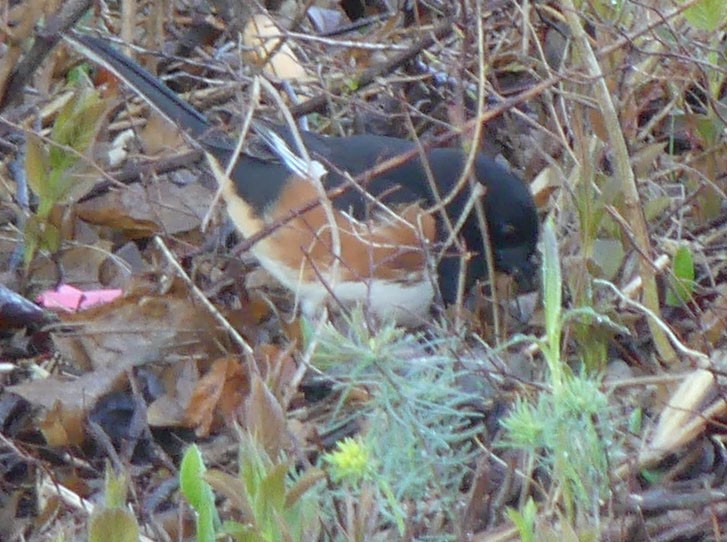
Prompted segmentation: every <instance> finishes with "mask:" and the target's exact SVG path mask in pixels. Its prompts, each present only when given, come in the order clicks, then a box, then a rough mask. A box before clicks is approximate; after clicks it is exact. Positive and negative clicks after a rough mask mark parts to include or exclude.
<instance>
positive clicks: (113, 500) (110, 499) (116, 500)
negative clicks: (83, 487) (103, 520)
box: [104, 465, 129, 508]
mask: <svg viewBox="0 0 727 542" xmlns="http://www.w3.org/2000/svg"><path fill="white" fill-rule="evenodd" d="M128 484H129V479H128V477H127V476H126V475H125V474H124V473H120V474H118V475H117V474H116V473H115V472H114V470H113V468H112V467H111V466H110V465H106V481H105V482H104V486H105V488H104V498H105V500H106V506H107V507H108V508H115V507H122V506H124V505H125V504H126V492H127V490H128Z"/></svg>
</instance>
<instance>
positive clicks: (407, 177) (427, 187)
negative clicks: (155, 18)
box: [66, 33, 538, 324]
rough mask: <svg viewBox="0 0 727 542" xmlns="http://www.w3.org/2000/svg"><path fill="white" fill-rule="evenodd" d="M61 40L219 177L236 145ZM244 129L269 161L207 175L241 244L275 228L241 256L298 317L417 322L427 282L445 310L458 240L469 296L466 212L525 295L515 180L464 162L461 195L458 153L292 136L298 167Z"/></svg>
mask: <svg viewBox="0 0 727 542" xmlns="http://www.w3.org/2000/svg"><path fill="white" fill-rule="evenodd" d="M66 39H67V41H69V42H70V43H71V44H72V45H73V46H74V47H75V48H77V49H78V50H80V52H81V53H83V54H84V55H86V56H87V57H88V58H89V59H91V60H93V61H94V62H98V63H99V64H101V65H102V66H103V67H105V68H107V69H109V70H110V71H112V72H113V73H114V74H115V75H116V76H117V77H119V78H120V79H121V80H123V81H124V82H125V83H126V84H127V85H129V86H130V87H131V88H132V89H133V90H134V91H135V92H137V93H138V94H140V95H141V96H142V97H143V98H144V99H145V100H146V101H147V102H148V103H149V104H150V105H151V106H153V107H154V109H156V110H157V111H159V112H160V113H161V114H162V115H163V116H165V117H166V118H167V119H169V120H170V121H171V122H173V123H174V124H176V125H177V126H179V127H180V128H181V129H182V130H183V131H184V132H186V133H187V134H188V135H189V136H190V137H191V138H192V139H193V140H195V141H196V142H197V143H198V144H199V145H201V146H202V147H203V148H204V149H205V150H206V151H207V152H208V153H209V154H210V155H212V156H213V157H214V158H216V159H217V161H218V162H219V163H220V164H221V166H222V168H226V167H227V165H228V162H229V161H230V160H231V159H232V158H233V155H234V154H235V149H236V141H235V140H233V139H232V138H230V137H228V136H225V135H223V134H221V133H220V131H219V130H218V129H215V127H214V126H213V125H212V124H211V123H210V122H209V121H208V119H207V118H206V117H205V116H204V115H202V114H201V113H200V112H199V111H197V110H196V109H194V108H193V107H192V106H191V105H189V104H188V103H187V102H185V101H183V100H182V99H180V98H179V97H178V96H177V95H176V94H174V93H173V92H172V91H171V90H170V89H169V88H168V87H166V86H165V85H164V84H163V83H161V81H160V80H159V79H157V78H156V77H154V76H153V75H151V74H150V73H149V72H147V71H146V70H144V69H143V68H142V67H141V66H139V65H138V64H137V63H136V62H134V61H133V60H131V59H130V58H128V57H126V56H124V55H123V54H121V53H119V52H117V51H116V50H115V49H114V48H113V47H112V46H110V45H109V44H108V43H107V42H106V41H105V40H102V39H99V38H97V37H92V36H89V35H85V34H80V33H70V34H68V35H67V36H66ZM253 130H254V132H256V135H257V136H258V138H259V139H260V140H261V141H262V142H263V143H264V145H266V146H267V150H268V152H270V153H271V154H272V156H270V157H265V156H263V157H261V156H257V155H256V154H255V155H254V154H252V153H250V152H248V151H247V150H246V151H244V152H242V153H240V154H239V156H238V157H237V162H236V164H235V165H234V167H233V168H232V169H231V173H230V175H229V178H227V177H225V176H224V175H219V174H218V175H217V177H218V180H220V179H222V181H221V184H222V194H223V197H224V199H225V201H226V203H227V212H228V213H229V215H230V217H231V218H232V220H233V222H234V223H235V225H236V226H237V228H238V230H239V231H240V233H242V235H243V236H245V237H248V238H249V237H252V236H255V235H257V234H259V233H260V232H261V231H263V230H265V228H267V227H269V226H270V224H273V223H277V224H280V223H281V222H283V224H282V225H280V226H279V227H277V228H275V229H274V230H273V231H271V232H270V234H269V235H265V236H262V237H261V238H260V240H258V241H257V242H256V243H255V244H254V245H253V247H252V249H251V250H252V252H253V253H254V255H255V257H256V258H257V259H258V260H259V262H260V264H261V265H262V266H263V267H264V268H265V269H266V270H268V271H269V272H270V273H271V274H272V275H273V276H275V277H276V278H277V279H278V280H279V281H280V282H281V283H282V284H283V285H285V286H286V287H287V288H289V289H290V290H292V291H293V292H295V293H296V295H297V296H299V298H300V300H301V301H302V302H303V308H304V310H305V309H307V310H310V309H313V308H315V307H318V306H320V305H321V304H322V303H324V302H326V301H327V300H329V299H331V298H333V299H335V300H336V301H338V302H341V303H342V304H343V305H351V304H353V303H357V302H363V303H364V304H365V305H366V306H367V307H368V309H369V310H370V311H371V312H372V313H373V314H375V315H377V316H379V317H393V318H394V319H395V320H397V321H398V322H399V323H405V324H418V323H421V322H422V321H424V320H422V319H423V318H426V314H427V311H428V310H429V307H430V305H431V304H432V302H433V300H434V294H435V288H436V285H437V284H438V286H439V291H440V292H441V295H442V300H443V301H444V302H445V303H451V302H453V301H454V300H455V299H456V295H457V291H458V287H459V285H460V282H462V281H461V280H460V265H461V264H462V262H463V261H464V260H463V259H462V258H461V257H460V256H459V255H457V254H454V255H452V254H451V253H453V252H456V251H455V250H454V249H453V248H452V240H453V238H455V237H457V238H459V239H461V240H462V241H463V242H464V245H465V246H466V250H468V251H470V252H471V253H473V254H474V256H473V257H471V258H469V261H467V263H466V266H467V268H466V273H463V274H462V277H464V279H465V280H464V282H463V285H464V286H465V287H468V286H471V285H472V284H473V283H474V281H475V280H477V279H480V278H483V277H485V276H486V275H487V265H486V260H485V257H484V248H483V247H484V245H483V234H482V228H481V227H480V226H481V219H479V218H478V208H479V209H483V210H484V215H485V217H486V224H487V232H488V235H489V242H490V246H491V247H492V254H493V259H494V263H495V267H496V268H497V269H498V270H500V271H504V272H507V273H510V274H512V275H514V276H515V278H516V279H517V280H518V282H519V283H520V284H521V285H524V286H526V287H527V286H530V285H532V284H533V283H534V282H535V279H534V276H535V272H536V269H535V265H534V263H533V262H532V257H533V255H534V252H535V247H536V243H537V240H538V217H537V212H536V208H535V204H534V202H533V198H532V196H531V194H530V191H529V190H528V187H527V186H526V185H525V184H524V183H523V181H521V180H520V179H519V178H518V177H516V176H515V175H513V174H512V173H510V172H509V171H507V170H506V169H505V168H503V167H502V166H500V165H498V164H497V163H496V162H495V161H493V160H492V159H490V158H487V157H486V156H484V155H482V154H478V155H477V156H476V158H475V161H474V165H473V168H472V171H473V174H474V178H475V179H476V181H477V182H478V183H479V184H480V187H479V191H477V192H473V191H472V188H473V185H472V184H471V183H470V182H468V179H467V178H464V179H461V177H462V172H463V169H464V166H465V162H466V158H467V156H466V153H465V152H463V151H462V150H460V149H450V148H432V149H428V150H426V151H424V152H423V153H421V152H419V151H418V147H417V145H416V144H415V143H413V142H411V141H407V140H404V139H397V138H392V137H384V136H377V135H354V136H348V137H325V136H320V135H317V134H314V133H311V132H307V131H300V139H301V140H302V143H303V146H304V147H305V148H306V149H307V152H308V153H309V155H310V157H311V158H312V160H305V159H303V158H302V157H301V156H302V155H303V154H305V153H301V152H296V151H295V150H294V149H297V148H298V146H297V145H296V140H295V137H294V136H295V134H294V132H293V131H292V130H291V128H290V127H287V126H281V125H275V124H269V123H266V122H262V121H256V122H254V123H253ZM399 155H406V156H408V158H405V159H403V160H401V161H400V163H397V164H395V165H394V166H393V167H391V168H389V169H388V170H386V171H383V172H377V173H375V174H372V173H371V170H372V169H373V168H374V167H375V166H377V164H381V163H382V162H383V161H386V160H388V159H392V158H394V157H397V156H399ZM392 162H395V160H392ZM316 178H318V179H320V182H319V181H318V179H316ZM353 178H355V181H353ZM336 188H338V190H335V189H336ZM341 188H343V190H341ZM331 190H335V192H336V194H335V196H334V197H331V199H330V200H328V198H327V197H326V196H325V195H324V194H325V192H326V191H329V192H330V191H331ZM471 194H475V197H471ZM475 200H479V201H481V202H482V204H481V205H480V204H479V203H478V201H475ZM316 202H319V203H318V204H316ZM320 202H322V203H320ZM327 202H328V203H327ZM442 209H443V210H442ZM296 210H297V212H296ZM291 211H292V212H291ZM480 214H481V213H480ZM286 218H287V219H289V220H287V221H286V220H284V219H286ZM453 231H454V232H457V233H456V235H452V233H451V232H453ZM443 243H444V244H449V245H450V246H449V249H450V250H449V251H448V252H449V253H450V255H449V256H447V255H444V256H443V257H441V258H435V259H436V262H437V263H436V273H437V281H436V282H434V281H432V280H431V278H430V277H431V273H430V272H429V269H430V266H429V265H428V264H429V263H430V262H431V261H432V258H431V256H433V255H434V256H436V255H437V254H441V252H438V250H439V249H438V248H437V247H440V248H441V246H442V244H443Z"/></svg>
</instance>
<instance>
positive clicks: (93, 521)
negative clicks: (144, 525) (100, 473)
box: [88, 465, 139, 542]
mask: <svg viewBox="0 0 727 542" xmlns="http://www.w3.org/2000/svg"><path fill="white" fill-rule="evenodd" d="M128 485H129V479H128V475H126V474H118V475H117V474H116V473H114V471H113V469H112V468H111V467H110V466H109V465H107V466H106V480H105V484H104V503H103V504H102V505H101V506H99V507H97V508H96V509H95V510H94V511H93V513H92V514H91V517H90V518H89V520H88V540H89V542H137V541H138V540H139V524H138V523H137V521H136V517H135V516H134V513H133V512H132V511H131V510H129V509H128V508H127V507H126V493H127V489H128Z"/></svg>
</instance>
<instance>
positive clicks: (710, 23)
mask: <svg viewBox="0 0 727 542" xmlns="http://www.w3.org/2000/svg"><path fill="white" fill-rule="evenodd" d="M684 18H685V19H686V20H687V22H689V24H691V25H692V26H693V27H694V28H697V29H699V30H706V31H708V32H714V31H715V30H717V29H718V28H719V27H720V26H721V25H722V24H723V23H724V22H725V19H727V2H725V0H701V1H700V2H697V3H696V4H694V5H693V6H692V7H690V8H689V9H687V10H685V11H684Z"/></svg>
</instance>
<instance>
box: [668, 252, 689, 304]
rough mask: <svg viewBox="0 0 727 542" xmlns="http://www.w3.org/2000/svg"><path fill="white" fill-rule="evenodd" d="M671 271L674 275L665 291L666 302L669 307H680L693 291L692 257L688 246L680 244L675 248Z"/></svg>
mask: <svg viewBox="0 0 727 542" xmlns="http://www.w3.org/2000/svg"><path fill="white" fill-rule="evenodd" d="M672 273H673V275H674V277H673V279H672V281H671V284H670V285H669V289H668V290H667V292H666V304H667V305H669V306H670V307H681V306H682V305H684V304H685V303H687V302H688V301H689V300H690V299H691V298H692V294H693V293H694V257H693V256H692V251H691V250H689V248H688V247H686V246H681V247H679V249H678V250H677V252H676V254H675V255H674V262H673V263H672Z"/></svg>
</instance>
